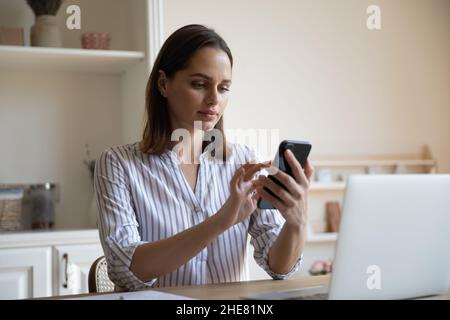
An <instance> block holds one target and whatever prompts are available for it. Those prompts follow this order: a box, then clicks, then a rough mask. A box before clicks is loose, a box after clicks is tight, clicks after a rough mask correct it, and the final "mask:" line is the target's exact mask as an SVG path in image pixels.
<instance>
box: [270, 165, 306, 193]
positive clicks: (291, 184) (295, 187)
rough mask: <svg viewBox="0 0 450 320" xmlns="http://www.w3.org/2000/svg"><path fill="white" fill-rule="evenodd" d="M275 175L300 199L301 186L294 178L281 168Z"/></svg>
mask: <svg viewBox="0 0 450 320" xmlns="http://www.w3.org/2000/svg"><path fill="white" fill-rule="evenodd" d="M273 176H274V177H275V179H277V180H278V181H280V182H281V183H282V184H283V185H284V186H285V187H286V188H287V189H288V191H289V192H290V193H291V194H292V196H293V197H294V198H297V199H298V198H299V197H300V195H301V193H300V187H299V184H298V182H297V181H296V180H295V179H294V178H292V177H291V176H290V175H288V174H287V173H285V172H283V171H281V170H278V172H277V173H276V174H274V175H273Z"/></svg>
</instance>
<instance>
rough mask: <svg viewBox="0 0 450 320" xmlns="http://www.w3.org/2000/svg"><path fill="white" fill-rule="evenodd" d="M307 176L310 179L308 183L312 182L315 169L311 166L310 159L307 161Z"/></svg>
mask: <svg viewBox="0 0 450 320" xmlns="http://www.w3.org/2000/svg"><path fill="white" fill-rule="evenodd" d="M305 174H306V177H307V178H308V181H310V182H311V177H312V175H313V174H314V167H313V166H312V164H311V161H309V159H306V166H305Z"/></svg>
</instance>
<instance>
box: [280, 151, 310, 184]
mask: <svg viewBox="0 0 450 320" xmlns="http://www.w3.org/2000/svg"><path fill="white" fill-rule="evenodd" d="M284 155H285V157H286V160H287V162H288V164H289V166H290V167H291V170H292V175H293V176H294V179H295V180H296V181H297V182H298V183H299V184H301V185H302V186H303V187H305V188H307V187H308V186H309V181H308V179H307V178H306V176H305V173H304V172H303V168H302V166H301V165H300V163H299V162H298V161H297V159H296V158H295V156H294V154H293V153H292V151H291V150H289V149H287V150H286V151H285V152H284Z"/></svg>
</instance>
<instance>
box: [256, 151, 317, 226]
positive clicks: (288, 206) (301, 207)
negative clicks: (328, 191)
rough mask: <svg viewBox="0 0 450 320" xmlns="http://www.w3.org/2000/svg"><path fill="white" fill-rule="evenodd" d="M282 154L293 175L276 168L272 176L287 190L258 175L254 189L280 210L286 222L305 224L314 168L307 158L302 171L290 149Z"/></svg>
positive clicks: (298, 224) (297, 224)
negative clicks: (268, 190) (276, 170)
mask: <svg viewBox="0 0 450 320" xmlns="http://www.w3.org/2000/svg"><path fill="white" fill-rule="evenodd" d="M284 155H285V159H286V160H287V162H288V164H289V166H290V167H291V169H292V175H293V177H291V176H289V175H288V174H286V173H284V172H282V171H281V170H278V172H277V173H276V174H274V175H273V176H274V177H275V178H276V179H277V180H278V181H280V182H281V183H282V184H283V185H284V186H286V188H287V190H286V189H284V188H283V187H281V186H279V185H278V184H276V183H275V182H273V181H272V180H271V179H269V178H267V177H265V176H259V178H258V185H259V186H258V187H257V189H256V190H257V193H258V196H260V197H262V198H264V199H266V200H267V201H268V202H269V203H270V204H272V206H273V207H274V208H276V209H278V210H279V211H280V213H281V215H282V216H283V217H284V219H286V223H288V224H289V225H293V226H306V223H307V220H308V219H307V218H308V216H307V207H308V191H309V186H310V181H311V180H310V179H311V176H312V174H313V172H314V168H313V167H312V165H311V163H310V161H309V160H307V161H306V166H305V171H303V168H302V166H301V165H300V163H299V162H298V161H297V159H296V158H295V156H294V154H293V153H292V152H291V151H290V150H286V151H285V153H284ZM264 187H266V188H268V189H270V191H272V192H273V193H274V194H275V195H276V196H277V197H279V198H280V200H278V199H277V198H275V197H274V196H272V195H271V194H270V193H268V192H267V191H266V190H264Z"/></svg>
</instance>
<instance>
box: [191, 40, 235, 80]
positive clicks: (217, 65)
mask: <svg viewBox="0 0 450 320" xmlns="http://www.w3.org/2000/svg"><path fill="white" fill-rule="evenodd" d="M183 73H184V74H185V75H188V76H189V75H191V74H195V73H203V74H205V75H207V76H209V77H211V78H213V79H215V80H225V79H226V80H231V62H230V59H229V58H228V55H227V54H226V53H225V52H224V51H223V50H220V49H215V48H209V47H206V48H202V49H200V50H198V51H197V52H196V53H195V54H194V55H193V56H192V57H191V59H190V61H189V64H188V66H187V68H186V69H184V70H183Z"/></svg>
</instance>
